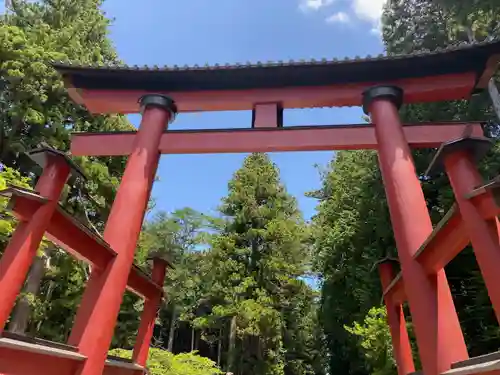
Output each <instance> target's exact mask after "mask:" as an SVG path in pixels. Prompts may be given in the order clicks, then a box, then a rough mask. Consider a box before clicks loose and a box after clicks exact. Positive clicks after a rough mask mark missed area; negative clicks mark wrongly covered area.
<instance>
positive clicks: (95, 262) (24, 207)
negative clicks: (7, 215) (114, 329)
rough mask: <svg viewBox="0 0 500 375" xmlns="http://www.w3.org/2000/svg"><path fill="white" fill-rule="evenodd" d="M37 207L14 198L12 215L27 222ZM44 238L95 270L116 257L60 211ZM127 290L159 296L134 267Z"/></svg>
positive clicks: (20, 198) (160, 290) (34, 204)
mask: <svg viewBox="0 0 500 375" xmlns="http://www.w3.org/2000/svg"><path fill="white" fill-rule="evenodd" d="M39 207H40V203H39V202H37V201H33V200H30V199H26V198H23V197H17V198H15V202H14V205H13V207H12V212H13V213H14V215H15V216H16V217H17V218H18V219H19V220H23V221H26V220H29V218H31V217H32V216H33V215H34V214H35V213H36V211H37V209H38V208H39ZM45 235H46V236H47V238H48V239H50V240H51V241H52V242H54V243H55V244H57V245H58V246H60V247H61V248H62V249H64V250H65V251H67V252H68V253H69V254H71V255H72V256H73V257H75V258H76V259H79V260H82V261H85V262H87V263H89V264H91V265H92V267H94V268H99V269H104V268H106V266H107V265H108V264H109V263H110V262H111V260H112V259H113V258H114V257H115V256H116V253H115V251H114V250H112V249H111V248H109V247H107V246H105V245H104V244H103V243H102V242H101V241H96V240H95V239H94V237H92V236H89V235H87V234H86V233H84V232H83V231H82V230H81V228H79V227H77V226H75V224H74V222H73V221H71V220H69V219H68V217H67V216H66V215H63V214H62V213H61V212H59V211H56V212H54V214H53V215H52V218H51V220H50V223H49V224H48V226H47V229H46V233H45ZM127 288H128V290H130V291H132V292H133V293H135V294H137V295H139V296H141V297H144V298H154V297H156V296H157V295H161V294H162V288H161V285H157V284H155V283H153V282H152V280H151V279H150V278H148V277H146V276H145V275H144V274H143V273H142V272H141V270H140V269H138V268H137V267H132V269H131V270H130V274H129V277H128V281H127Z"/></svg>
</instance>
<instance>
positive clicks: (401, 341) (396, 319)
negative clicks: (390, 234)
mask: <svg viewBox="0 0 500 375" xmlns="http://www.w3.org/2000/svg"><path fill="white" fill-rule="evenodd" d="M378 269H379V274H380V281H381V283H382V288H383V290H386V289H387V288H388V287H389V285H390V284H391V282H392V280H393V279H394V277H395V276H396V273H395V272H394V265H393V264H392V262H391V261H385V262H383V263H381V264H380V265H379V268H378ZM384 302H385V307H386V309H387V322H388V323H389V329H390V331H391V339H392V347H393V350H394V357H395V360H396V365H397V367H398V375H407V374H409V373H412V372H415V364H414V363H413V354H412V351H411V345H410V338H409V337H408V330H407V329H406V321H405V316H404V312H403V307H402V306H401V304H400V303H394V301H392V299H391V298H390V296H389V295H385V296H384Z"/></svg>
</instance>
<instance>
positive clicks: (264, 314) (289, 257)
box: [195, 154, 316, 375]
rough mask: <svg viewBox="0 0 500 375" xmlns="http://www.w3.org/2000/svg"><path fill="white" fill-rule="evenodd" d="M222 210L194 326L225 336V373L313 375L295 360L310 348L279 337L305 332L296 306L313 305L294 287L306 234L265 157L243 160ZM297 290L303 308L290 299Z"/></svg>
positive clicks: (306, 363)
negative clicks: (201, 310)
mask: <svg viewBox="0 0 500 375" xmlns="http://www.w3.org/2000/svg"><path fill="white" fill-rule="evenodd" d="M220 211H221V213H222V215H223V216H224V217H225V219H226V222H225V225H224V226H223V228H222V231H221V233H220V234H219V235H216V236H215V237H214V238H213V240H212V248H211V251H210V252H209V253H208V254H207V256H208V257H209V258H210V260H209V262H208V265H209V266H208V267H209V270H207V271H208V274H207V275H208V280H207V281H208V283H209V285H210V290H209V294H208V295H207V296H206V298H205V299H204V302H205V303H206V304H207V305H208V310H209V313H208V314H206V315H203V316H200V317H198V318H197V319H196V321H195V322H196V324H197V326H198V327H200V329H209V328H213V327H216V328H221V327H222V329H223V330H224V332H226V333H227V336H228V339H227V358H226V364H227V366H226V367H227V370H228V371H231V372H233V373H235V374H246V373H253V374H269V375H271V374H284V373H286V374H309V373H314V370H313V363H311V360H314V359H316V358H312V357H313V356H312V355H310V353H307V354H304V353H297V352H295V353H294V350H302V349H303V348H304V347H302V348H301V347H300V345H304V346H307V342H304V343H297V342H295V341H294V340H290V339H287V338H286V337H284V336H285V335H286V334H291V335H292V334H296V331H295V332H294V333H292V331H293V327H290V328H292V329H290V330H289V329H288V328H289V326H291V325H292V324H295V325H299V326H300V328H305V326H307V324H306V323H305V322H303V321H302V320H303V319H305V318H304V316H303V314H300V305H299V303H302V304H304V303H308V304H309V307H310V306H311V305H314V298H313V293H312V292H311V293H309V295H308V294H307V292H306V290H308V289H307V287H306V286H305V285H304V284H303V282H302V281H300V280H299V277H301V276H302V275H304V273H305V272H306V264H307V263H306V262H307V257H308V256H307V254H308V248H307V246H305V244H306V241H305V240H306V239H307V237H308V235H309V233H308V230H307V227H306V226H305V224H304V222H303V220H302V218H301V215H300V213H299V211H298V209H297V205H296V202H295V200H294V199H293V198H292V197H291V196H290V195H289V194H288V193H287V192H286V190H285V188H284V186H283V185H282V183H281V182H280V180H279V173H278V170H277V168H276V167H275V166H274V165H273V164H272V163H271V161H270V160H269V158H268V156H267V155H265V154H252V155H250V156H248V157H247V158H246V159H245V162H244V164H243V167H242V168H241V169H240V170H238V171H237V172H236V173H235V175H234V177H233V179H232V180H231V181H230V182H229V193H228V195H227V197H225V198H224V199H223V202H222V205H221V208H220ZM298 291H302V293H303V295H302V298H303V299H302V301H301V302H299V301H300V300H301V298H300V297H298V296H297V297H296V298H295V299H293V298H290V296H291V295H292V294H293V293H294V292H298ZM307 296H308V297H309V298H307ZM305 300H307V302H304V301H305ZM309 328H311V329H312V328H313V327H312V324H311V325H309ZM304 335H307V333H304ZM294 338H295V339H297V340H298V339H300V338H301V336H299V335H296V336H294ZM292 357H293V358H292Z"/></svg>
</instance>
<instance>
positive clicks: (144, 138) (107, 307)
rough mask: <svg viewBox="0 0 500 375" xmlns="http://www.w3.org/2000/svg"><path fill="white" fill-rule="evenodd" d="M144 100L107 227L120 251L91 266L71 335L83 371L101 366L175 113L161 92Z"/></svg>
mask: <svg viewBox="0 0 500 375" xmlns="http://www.w3.org/2000/svg"><path fill="white" fill-rule="evenodd" d="M141 105H142V107H143V116H142V121H141V126H140V128H139V131H138V132H137V136H136V138H135V140H134V146H133V151H132V154H131V155H130V157H129V158H128V161H127V166H126V168H125V173H124V174H123V178H122V182H121V184H120V188H119V190H118V193H117V195H116V199H115V201H114V204H113V207H112V209H111V213H110V216H109V219H108V222H107V223H106V228H105V231H104V239H105V240H106V242H108V243H109V245H110V246H111V248H112V249H113V250H115V251H116V253H117V255H116V257H115V258H114V259H113V260H112V261H111V262H110V264H108V266H107V267H106V268H105V269H104V270H95V272H93V274H92V276H91V280H90V283H89V285H88V286H87V288H86V290H85V293H84V296H83V299H82V303H81V305H80V308H79V310H78V313H77V316H76V319H75V323H74V327H73V330H72V332H71V336H70V338H69V343H70V344H71V345H74V346H77V347H78V349H79V351H80V353H82V354H84V355H86V356H87V358H88V359H87V361H86V362H85V364H84V365H83V367H82V369H81V371H80V372H79V373H78V374H79V375H96V374H101V373H102V371H103V368H104V362H105V360H106V356H107V352H108V349H109V345H110V343H111V340H112V338H113V332H114V327H115V324H116V319H117V317H118V313H119V311H120V304H121V302H122V298H123V293H124V292H125V288H126V285H127V279H128V276H129V273H130V269H131V267H132V264H133V260H134V251H135V248H136V245H137V240H138V238H139V233H140V230H141V226H142V221H143V219H144V214H145V210H146V206H147V203H148V200H149V193H150V191H151V185H152V183H153V180H154V175H155V173H156V167H157V165H158V158H159V157H160V154H159V152H158V145H159V142H160V138H161V134H162V133H163V131H164V130H165V126H166V125H167V124H168V123H169V122H170V121H171V120H172V119H173V116H174V115H175V113H176V107H175V104H174V103H173V101H172V100H171V99H169V98H167V97H165V96H161V95H147V96H145V97H143V98H142V99H141Z"/></svg>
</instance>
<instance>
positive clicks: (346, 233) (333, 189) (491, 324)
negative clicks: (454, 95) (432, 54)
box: [312, 0, 500, 374]
mask: <svg viewBox="0 0 500 375" xmlns="http://www.w3.org/2000/svg"><path fill="white" fill-rule="evenodd" d="M457 4H458V2H448V1H444V0H443V1H430V0H426V1H425V0H410V1H407V0H391V1H388V3H387V6H386V9H385V12H384V16H383V19H382V21H383V22H382V23H383V39H384V43H385V45H386V49H387V52H388V54H389V55H391V54H401V53H412V52H415V51H419V50H435V49H437V48H443V47H446V46H449V45H453V44H457V43H469V42H470V41H471V35H472V37H473V38H472V40H477V41H482V40H485V39H488V38H494V37H498V36H499V28H498V26H499V25H500V22H499V21H500V18H499V16H498V12H493V11H492V10H491V2H490V1H486V0H484V1H480V0H478V1H468V2H460V6H458V5H457ZM401 118H402V120H403V121H405V122H406V121H407V122H422V121H445V120H461V121H467V120H487V121H489V122H488V126H487V132H488V133H489V134H490V135H493V136H494V135H496V134H498V126H497V124H498V120H497V119H496V118H495V114H494V111H493V109H492V106H491V100H490V98H489V97H488V93H484V94H481V95H478V96H475V97H473V98H472V100H471V101H454V102H442V103H430V104H425V105H411V106H410V105H408V106H404V107H403V108H402V110H401ZM434 152H435V150H420V151H415V152H414V159H415V164H416V168H417V173H419V175H420V177H421V180H422V187H423V189H424V193H425V197H426V201H427V205H428V208H429V212H430V214H431V217H432V219H433V222H434V223H437V222H438V221H439V219H440V218H441V217H442V216H443V215H444V213H445V212H446V211H447V210H448V209H449V208H450V206H451V204H452V203H453V194H452V192H451V189H450V186H449V181H448V179H447V177H446V176H445V175H439V176H435V177H434V178H432V179H427V178H424V177H423V176H422V173H423V172H424V171H425V170H426V168H427V166H428V165H429V163H430V161H431V159H432V156H433V154H434ZM499 154H500V149H499V147H498V145H497V146H495V147H494V149H493V150H492V151H491V152H490V154H489V155H488V156H487V157H486V158H485V160H484V161H483V162H482V163H481V169H482V171H483V175H484V177H485V179H489V178H492V177H494V176H495V175H496V174H498V170H499V167H500V162H499V160H500V158H499V156H500V155H499ZM312 195H313V196H316V197H317V198H319V199H320V200H321V202H320V204H319V206H318V215H317V216H316V217H315V218H314V220H313V221H314V224H315V225H314V228H315V231H316V232H315V234H316V236H315V240H316V242H315V243H316V245H315V251H316V261H317V267H318V271H319V272H321V274H322V276H323V289H322V309H321V310H322V322H323V325H324V329H325V334H326V337H327V342H328V354H329V364H330V373H344V374H369V373H379V372H380V373H386V372H387V366H381V367H380V368H374V367H373V366H374V365H373V364H374V363H375V364H378V363H380V361H379V360H378V359H375V360H373V358H370V356H373V355H376V354H375V353H383V352H386V351H385V350H378V349H380V348H372V349H370V348H368V349H367V348H366V346H365V347H363V346H362V344H363V342H368V341H370V339H369V338H364V339H363V338H360V337H359V335H353V334H350V333H348V332H346V330H345V329H344V326H345V325H348V326H352V325H353V323H354V321H358V322H360V323H362V322H363V321H365V322H366V321H370V319H368V312H369V310H370V307H372V306H377V305H379V304H380V296H381V294H380V293H381V290H380V287H379V281H378V277H377V275H376V271H371V269H370V268H371V266H372V265H373V264H374V263H375V262H376V261H377V260H379V259H380V258H381V257H383V256H385V255H396V252H395V245H394V240H393V234H392V230H391V223H390V218H389V214H388V210H387V203H386V200H385V193H384V190H383V183H382V179H381V177H380V172H379V170H378V165H377V158H376V155H375V154H374V153H373V152H370V151H352V152H349V151H347V152H346V151H342V152H338V153H337V154H336V156H335V158H334V160H333V161H332V163H331V165H330V168H329V170H328V171H327V173H325V174H324V176H323V186H322V188H321V189H320V191H318V192H314V193H313V194H312ZM446 271H447V274H448V279H449V282H450V287H451V289H452V293H453V296H454V300H455V303H456V308H457V310H458V314H459V317H460V320H461V323H462V328H463V330H464V333H465V336H466V341H467V344H468V347H469V351H470V354H471V355H477V354H482V353H486V352H489V351H492V350H497V348H498V346H499V344H500V343H499V333H500V332H499V330H498V326H497V324H496V322H495V319H494V315H493V314H492V310H491V306H490V302H489V300H488V297H487V294H486V291H485V289H484V285H483V283H482V280H481V276H480V272H479V270H478V267H477V264H476V262H475V259H474V255H473V253H472V250H471V249H470V248H469V249H466V250H465V251H464V252H462V253H461V254H460V256H458V257H457V258H456V259H455V260H454V261H453V262H451V263H450V265H449V266H448V267H447V269H446ZM340 296H342V297H340ZM339 298H341V300H342V301H341V302H339ZM365 316H367V319H365ZM408 320H410V321H411V318H409V319H408ZM351 331H352V330H351ZM366 332H372V333H373V329H367V330H366ZM380 337H381V338H382V339H383V337H385V332H380ZM379 342H381V343H384V342H386V340H380V341H379ZM375 366H377V365H375ZM393 371H394V373H395V370H393Z"/></svg>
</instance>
